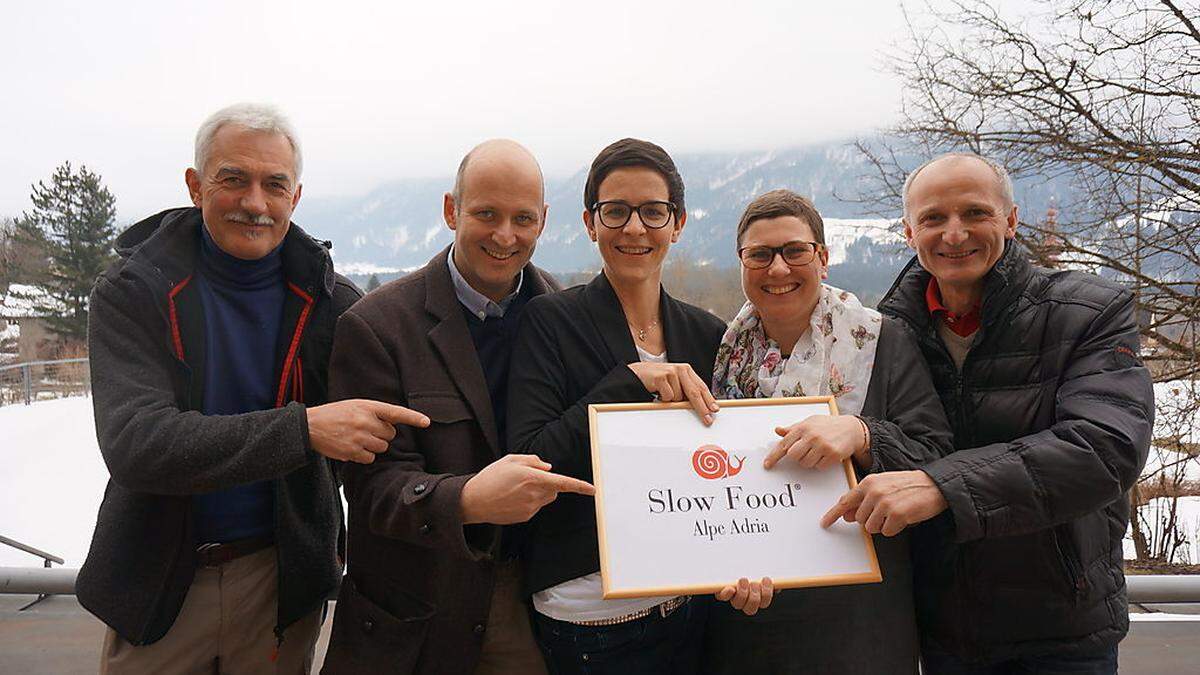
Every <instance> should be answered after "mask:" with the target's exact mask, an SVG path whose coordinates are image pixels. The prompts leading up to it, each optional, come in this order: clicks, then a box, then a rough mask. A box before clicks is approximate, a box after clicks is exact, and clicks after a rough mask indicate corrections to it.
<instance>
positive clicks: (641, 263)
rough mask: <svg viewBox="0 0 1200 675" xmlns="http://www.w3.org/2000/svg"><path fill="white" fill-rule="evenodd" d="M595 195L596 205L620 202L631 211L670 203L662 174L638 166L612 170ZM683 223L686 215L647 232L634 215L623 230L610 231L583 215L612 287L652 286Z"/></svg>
mask: <svg viewBox="0 0 1200 675" xmlns="http://www.w3.org/2000/svg"><path fill="white" fill-rule="evenodd" d="M597 192H598V197H599V199H598V200H597V201H601V202H614V201H615V202H624V203H625V204H628V205H630V206H632V207H637V206H640V205H642V204H645V203H646V202H666V201H670V193H669V191H668V189H667V181H666V179H665V178H663V176H662V174H660V173H658V172H657V171H655V170H654V169H650V168H646V167H638V166H635V167H622V168H619V169H614V170H613V171H612V172H611V173H609V174H608V175H607V176H606V177H605V178H604V181H603V182H602V183H600V187H599V189H598V191H597ZM686 221H687V214H686V213H676V214H675V215H672V216H671V217H670V218H668V220H667V224H666V226H664V227H662V228H659V229H650V228H648V227H646V226H645V224H643V223H642V219H641V216H640V215H639V214H638V212H637V211H634V212H633V213H631V214H629V222H627V223H625V227H621V228H616V229H613V228H609V227H605V226H604V225H603V224H601V223H600V218H599V217H598V215H597V214H596V213H595V212H593V211H591V210H588V211H584V212H583V223H584V226H586V227H587V232H588V236H589V237H591V239H592V241H594V242H596V243H597V245H599V247H600V257H601V258H603V259H604V269H605V271H606V272H607V274H608V277H609V280H610V281H612V283H614V284H622V283H627V284H633V285H636V284H639V283H645V282H655V283H656V282H657V281H658V279H659V278H661V276H662V266H663V261H664V260H665V259H666V257H667V251H668V250H669V249H670V248H671V244H673V243H674V242H676V241H678V240H679V234H680V232H682V231H683V226H684V223H685V222H686Z"/></svg>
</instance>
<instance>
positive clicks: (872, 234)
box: [296, 143, 1052, 288]
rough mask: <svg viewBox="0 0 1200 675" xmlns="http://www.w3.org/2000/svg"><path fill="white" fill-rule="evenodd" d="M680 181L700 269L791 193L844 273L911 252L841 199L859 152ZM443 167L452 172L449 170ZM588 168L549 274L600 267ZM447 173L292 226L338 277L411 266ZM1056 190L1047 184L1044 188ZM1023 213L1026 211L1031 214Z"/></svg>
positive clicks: (393, 185)
mask: <svg viewBox="0 0 1200 675" xmlns="http://www.w3.org/2000/svg"><path fill="white" fill-rule="evenodd" d="M676 161H677V163H678V165H679V170H680V173H681V174H682V175H683V178H684V182H685V184H686V188H687V189H686V194H685V199H686V203H687V209H688V215H689V220H688V224H687V229H686V230H685V231H684V233H683V237H682V238H681V240H680V243H679V245H678V247H677V248H676V249H675V250H674V251H673V253H672V255H682V256H686V257H687V258H689V259H690V260H693V261H695V262H697V263H705V264H713V265H716V266H718V267H732V266H734V264H735V254H734V240H733V239H734V229H735V227H736V225H737V221H738V217H739V216H740V215H741V212H742V210H743V209H744V208H745V206H746V204H747V203H749V202H750V200H751V199H753V198H754V197H755V196H757V195H759V194H762V193H763V192H766V191H767V190H771V189H774V188H779V187H787V188H790V189H792V190H795V191H797V192H799V193H800V194H803V195H806V196H808V197H810V198H811V199H812V200H813V201H814V203H815V204H816V205H817V208H818V210H820V212H821V214H822V216H824V217H825V218H826V230H827V231H826V238H827V241H828V243H829V244H830V249H831V257H832V260H831V262H832V263H833V264H834V265H842V266H844V269H842V270H841V272H842V273H843V274H850V275H855V276H857V275H867V276H870V277H879V278H880V279H881V280H882V281H880V282H878V283H880V284H883V285H884V288H886V281H890V278H891V276H890V275H894V273H895V271H897V270H898V269H899V267H900V266H901V265H902V264H903V263H904V262H905V261H906V260H907V259H908V257H909V255H910V253H909V252H908V251H907V250H906V249H905V248H904V242H903V240H902V239H901V237H900V236H899V234H898V233H896V232H893V231H891V230H890V229H889V222H888V221H886V220H880V219H878V218H873V217H871V214H868V213H866V212H864V211H863V210H862V209H861V207H859V206H858V205H856V204H853V203H849V202H846V201H842V200H840V199H839V197H846V196H854V195H857V194H858V193H859V192H860V191H861V190H862V189H863V186H864V185H865V182H864V181H865V180H866V179H867V177H868V176H869V175H870V171H871V169H870V167H868V166H867V164H866V162H865V161H864V159H863V158H862V156H861V155H859V154H858V152H857V151H856V150H855V149H854V148H853V147H851V146H849V145H847V144H845V143H827V144H820V145H810V146H803V147H796V148H789V149H784V150H776V151H770V152H744V153H707V154H691V155H679V156H677V157H676ZM448 168H449V167H448ZM586 175H587V174H586V169H583V168H581V169H580V170H579V171H577V172H576V173H575V174H573V175H571V176H569V177H566V178H553V177H551V178H549V179H548V180H547V185H546V201H547V202H548V203H549V204H550V212H549V216H548V222H547V226H546V230H545V232H544V233H543V234H542V237H541V239H540V241H539V243H538V252H537V255H536V258H535V260H536V261H537V263H538V264H539V265H541V266H543V267H544V268H546V269H548V270H550V271H553V272H575V271H581V270H595V269H598V268H599V262H600V260H599V255H598V254H597V253H596V250H595V245H594V244H592V243H591V242H590V241H589V240H588V238H587V236H586V234H585V232H584V228H583V224H582V222H581V216H580V214H581V212H582V210H583V183H584V179H585V178H586ZM452 183H453V176H452V174H451V173H449V172H447V174H446V176H445V177H443V178H434V179H420V180H407V181H395V182H390V183H387V184H384V185H381V186H379V187H377V188H375V189H374V190H372V191H370V192H369V193H367V194H365V195H362V196H359V197H350V198H337V199H326V200H312V201H310V202H302V204H301V208H300V210H299V212H298V213H297V216H296V218H297V222H299V223H301V224H302V225H304V226H305V227H306V228H307V229H308V230H309V231H310V232H312V233H313V234H314V235H316V236H318V237H321V238H324V239H329V240H331V241H333V243H334V248H333V253H334V259H335V260H336V262H337V264H338V268H339V270H341V271H343V272H344V273H348V274H353V275H366V274H371V273H380V274H381V275H386V273H387V272H395V271H400V270H406V269H412V268H414V267H417V266H420V265H422V264H424V263H425V261H427V260H428V259H429V258H430V257H431V256H432V255H433V254H434V253H436V252H437V251H439V250H441V249H442V248H443V247H445V246H446V245H447V244H449V243H450V241H451V239H452V233H451V232H450V231H449V230H448V229H447V228H446V226H445V224H444V223H443V222H442V215H441V205H442V194H443V193H444V192H446V191H447V190H449V189H450V188H451V186H452ZM1050 187H1052V186H1050ZM1050 187H1048V186H1047V184H1045V183H1039V184H1029V185H1021V184H1020V183H1018V192H1019V193H1021V194H1020V196H1021V197H1024V198H1027V199H1029V200H1030V201H1032V204H1025V203H1023V207H1026V208H1027V207H1028V206H1031V205H1032V206H1033V208H1034V209H1035V211H1034V212H1037V211H1036V209H1041V210H1044V209H1045V206H1044V205H1045V204H1047V203H1048V202H1049V197H1050V195H1051V194H1052V190H1051V189H1050ZM1028 212H1029V211H1025V213H1028Z"/></svg>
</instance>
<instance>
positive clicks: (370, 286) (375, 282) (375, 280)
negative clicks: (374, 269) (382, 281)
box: [367, 274, 379, 293]
mask: <svg viewBox="0 0 1200 675" xmlns="http://www.w3.org/2000/svg"><path fill="white" fill-rule="evenodd" d="M376 288H379V275H377V274H372V275H371V277H370V278H369V279H367V292H368V293H370V292H371V291H373V290H375V289H376Z"/></svg>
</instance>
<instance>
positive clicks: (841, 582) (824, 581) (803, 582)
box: [588, 396, 883, 600]
mask: <svg viewBox="0 0 1200 675" xmlns="http://www.w3.org/2000/svg"><path fill="white" fill-rule="evenodd" d="M717 403H718V404H719V405H720V406H721V407H722V408H727V407H728V408H741V407H751V406H768V405H795V404H811V403H825V404H826V405H828V406H829V411H830V414H832V415H837V414H838V409H837V401H836V400H834V397H832V396H797V397H790V398H755V399H738V400H724V401H718V402H717ZM691 408H692V404H691V403H688V402H686V401H684V402H677V403H593V404H590V405H588V434H589V438H590V439H591V445H592V479H593V482H594V484H595V486H596V534H597V536H598V538H599V543H600V578H601V580H602V585H603V593H604V595H603V597H604V598H605V599H606V600H608V599H617V598H641V597H647V596H655V595H698V594H702V593H716V592H717V591H719V590H721V589H722V588H724V587H725V586H727V585H729V584H730V583H732V582H733V581H735V580H733V579H730V580H728V581H725V582H724V583H713V584H705V585H693V586H663V587H654V588H634V589H627V590H623V591H613V590H612V589H611V588H610V587H609V575H608V567H609V565H608V542H607V541H606V539H607V537H606V534H605V532H606V531H605V524H604V486H603V485H602V483H601V479H600V476H601V475H602V474H601V472H600V444H599V443H598V442H597V438H596V430H597V425H596V417H597V416H598V415H599V414H601V413H605V412H624V411H631V410H680V409H691ZM842 468H843V469H845V472H846V485H847V487H848V488H849V489H853V488H854V487H855V486H856V485H858V477H857V476H855V475H854V465H853V464H851V462H850V460H849V459H847V460H844V461H843V462H842ZM859 530H860V531H861V532H862V537H863V542H864V543H865V545H866V548H867V557H868V558H869V559H870V561H871V571H870V572H863V573H859V574H830V575H826V576H820V577H791V578H784V579H775V578H772V579H771V581H772V582H773V583H774V586H775V588H809V587H814V586H846V585H850V584H864V583H879V582H881V581H883V574H882V572H881V571H880V569H879V558H878V557H877V556H876V555H875V542H873V541H872V540H871V535H870V534H868V533H867V530H866V528H864V527H863V526H862V525H859Z"/></svg>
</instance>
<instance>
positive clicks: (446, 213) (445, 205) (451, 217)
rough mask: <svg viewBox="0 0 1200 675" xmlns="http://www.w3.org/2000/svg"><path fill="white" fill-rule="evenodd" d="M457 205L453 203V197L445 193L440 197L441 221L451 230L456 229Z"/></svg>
mask: <svg viewBox="0 0 1200 675" xmlns="http://www.w3.org/2000/svg"><path fill="white" fill-rule="evenodd" d="M457 209H458V205H457V204H455V203H454V195H452V194H450V193H449V192H447V193H446V194H444V195H442V219H444V220H445V221H446V227H449V228H450V229H451V230H453V229H456V228H457V227H458V211H457Z"/></svg>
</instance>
